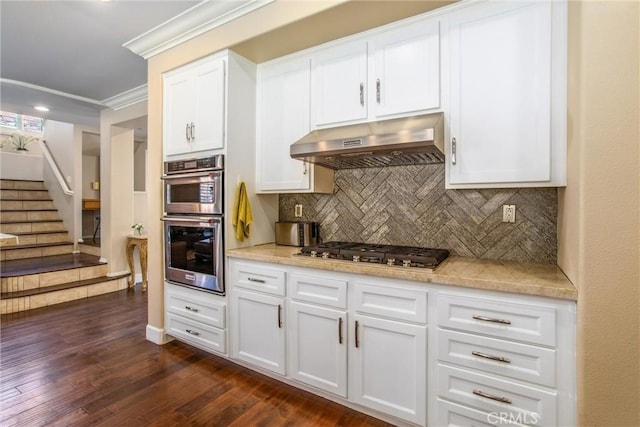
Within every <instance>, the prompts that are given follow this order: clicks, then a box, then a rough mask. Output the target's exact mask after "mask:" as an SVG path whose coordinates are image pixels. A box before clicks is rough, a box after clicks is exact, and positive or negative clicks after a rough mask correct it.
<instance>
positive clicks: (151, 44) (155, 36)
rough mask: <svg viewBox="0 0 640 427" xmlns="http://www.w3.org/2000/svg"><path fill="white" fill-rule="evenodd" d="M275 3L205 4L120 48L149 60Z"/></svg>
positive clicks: (269, 0)
mask: <svg viewBox="0 0 640 427" xmlns="http://www.w3.org/2000/svg"><path fill="white" fill-rule="evenodd" d="M273 1H275V0H242V1H209V0H204V1H202V2H201V3H198V4H197V5H195V6H193V7H192V8H190V9H187V10H186V11H184V12H182V13H181V14H179V15H176V16H175V17H173V18H171V19H170V20H168V21H166V22H164V23H163V24H160V25H158V26H157V27H155V28H152V29H151V30H149V31H147V32H146V33H143V34H141V35H139V36H138V37H136V38H134V39H132V40H129V41H128V42H126V43H125V44H123V45H122V46H124V47H126V48H127V49H129V50H130V51H132V52H133V53H135V54H136V55H140V56H142V57H143V58H144V59H149V58H151V57H152V56H155V55H158V54H159V53H162V52H164V51H166V50H168V49H171V48H172V47H175V46H177V45H179V44H181V43H184V42H186V41H188V40H191V39H192V38H194V37H197V36H199V35H201V34H203V33H205V32H207V31H209V30H212V29H214V28H216V27H219V26H221V25H223V24H226V23H227V22H230V21H233V20H234V19H237V18H239V17H241V16H243V15H246V14H248V13H251V12H253V11H254V10H256V9H259V8H261V7H263V6H265V5H267V4H269V3H272V2H273Z"/></svg>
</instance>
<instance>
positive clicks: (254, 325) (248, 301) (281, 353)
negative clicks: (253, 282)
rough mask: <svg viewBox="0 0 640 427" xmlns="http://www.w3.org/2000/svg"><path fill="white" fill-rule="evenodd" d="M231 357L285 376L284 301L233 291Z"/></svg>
mask: <svg viewBox="0 0 640 427" xmlns="http://www.w3.org/2000/svg"><path fill="white" fill-rule="evenodd" d="M232 301H233V308H234V310H233V312H232V314H231V316H232V318H231V320H232V327H231V333H232V337H233V357H234V358H236V359H239V360H243V361H245V362H248V363H251V364H253V365H255V366H259V367H261V368H264V369H268V370H270V371H273V372H276V373H278V374H282V375H284V374H285V332H284V315H285V313H284V299H282V298H276V297H272V296H268V295H261V294H256V293H253V292H246V291H241V290H235V289H234V290H233V296H232Z"/></svg>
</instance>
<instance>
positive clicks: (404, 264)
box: [402, 259, 411, 267]
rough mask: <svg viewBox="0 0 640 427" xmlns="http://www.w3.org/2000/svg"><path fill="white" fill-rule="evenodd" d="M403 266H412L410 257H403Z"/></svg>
mask: <svg viewBox="0 0 640 427" xmlns="http://www.w3.org/2000/svg"><path fill="white" fill-rule="evenodd" d="M402 266H403V267H411V260H410V259H403V260H402Z"/></svg>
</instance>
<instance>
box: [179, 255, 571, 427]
mask: <svg viewBox="0 0 640 427" xmlns="http://www.w3.org/2000/svg"><path fill="white" fill-rule="evenodd" d="M229 277H230V286H229V293H230V333H231V343H230V344H231V351H230V354H231V357H232V358H234V359H236V360H238V361H242V362H246V364H247V365H252V366H256V367H260V368H261V369H263V370H269V371H271V372H274V373H277V374H279V375H285V374H286V376H287V380H286V381H287V382H289V383H290V384H294V385H298V386H299V387H302V388H305V389H306V390H309V391H312V392H313V391H314V390H315V391H316V392H317V393H319V394H323V395H327V393H329V394H331V395H332V396H334V397H335V399H336V400H337V401H338V402H340V401H342V402H343V403H344V404H346V405H349V406H352V407H354V408H356V409H362V410H367V411H369V412H370V413H371V414H373V415H374V416H375V415H376V414H378V415H379V416H380V417H386V418H387V420H389V421H391V422H393V423H394V424H398V425H418V426H427V425H434V426H492V425H516V426H521V425H524V426H534V425H538V426H543V425H544V426H547V425H549V426H551V425H575V423H576V413H575V411H576V401H575V389H576V384H575V382H576V375H575V309H576V307H575V302H573V301H562V300H555V299H550V298H542V297H534V296H526V295H516V294H508V293H504V292H492V291H483V290H478V289H465V288H461V287H450V286H443V285H438V284H432V283H419V282H411V281H404V280H394V279H387V278H376V277H368V276H363V275H358V274H350V273H338V272H332V271H325V270H318V269H310V268H298V267H290V266H285V265H278V264H269V263H266V262H257V261H255V262H254V261H247V260H235V259H233V258H232V259H231V260H230V275H229ZM196 308H197V307H196ZM174 311H175V310H174ZM187 311H188V310H187ZM175 315H176V314H175V313H174V314H173V316H174V317H175ZM192 315H193V314H192ZM180 326H181V327H183V328H188V329H191V327H190V326H189V325H187V324H184V325H182V324H180ZM192 330H194V331H197V332H199V330H197V329H192ZM285 367H286V368H285Z"/></svg>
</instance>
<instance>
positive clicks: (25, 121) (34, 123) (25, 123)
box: [22, 116, 43, 133]
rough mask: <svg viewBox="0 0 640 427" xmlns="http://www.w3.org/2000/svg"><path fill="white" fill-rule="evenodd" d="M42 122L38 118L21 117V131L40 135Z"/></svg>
mask: <svg viewBox="0 0 640 427" xmlns="http://www.w3.org/2000/svg"><path fill="white" fill-rule="evenodd" d="M42 122H43V120H42V119H41V118H40V117H33V116H22V130H24V131H27V132H36V133H42V127H43V126H42Z"/></svg>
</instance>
